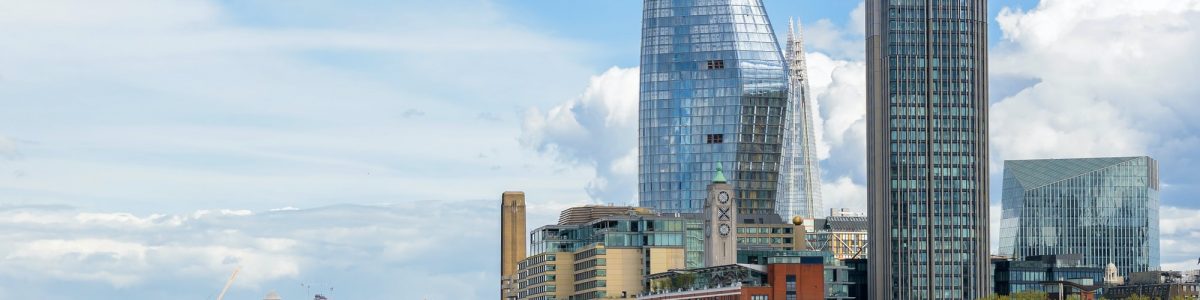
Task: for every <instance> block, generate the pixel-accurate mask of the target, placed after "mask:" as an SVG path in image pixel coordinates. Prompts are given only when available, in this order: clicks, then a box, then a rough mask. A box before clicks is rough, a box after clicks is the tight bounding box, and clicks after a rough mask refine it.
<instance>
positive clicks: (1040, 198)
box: [999, 156, 1159, 275]
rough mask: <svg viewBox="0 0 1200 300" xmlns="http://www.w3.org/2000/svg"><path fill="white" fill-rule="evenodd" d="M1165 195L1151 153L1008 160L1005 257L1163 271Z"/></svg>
mask: <svg viewBox="0 0 1200 300" xmlns="http://www.w3.org/2000/svg"><path fill="white" fill-rule="evenodd" d="M1158 198H1159V180H1158V162H1157V161H1155V160H1154V159H1152V158H1150V157H1146V156H1136V157H1104V158H1073V159H1033V160H1009V161H1005V162H1004V191H1003V199H1004V202H1003V212H1002V220H1001V223H1000V224H1001V228H1000V245H999V246H1000V247H999V248H1000V254H1001V255H1008V256H1013V257H1024V256H1031V255H1050V254H1063V253H1082V254H1083V259H1084V261H1085V262H1086V263H1088V264H1090V265H1095V266H1104V265H1107V264H1108V263H1113V264H1114V265H1116V267H1117V270H1118V272H1119V273H1120V274H1121V275H1127V274H1129V273H1131V272H1142V271H1150V270H1156V269H1158V267H1159V236H1158V235H1159V224H1158V223H1159V221H1158V206H1159V199H1158Z"/></svg>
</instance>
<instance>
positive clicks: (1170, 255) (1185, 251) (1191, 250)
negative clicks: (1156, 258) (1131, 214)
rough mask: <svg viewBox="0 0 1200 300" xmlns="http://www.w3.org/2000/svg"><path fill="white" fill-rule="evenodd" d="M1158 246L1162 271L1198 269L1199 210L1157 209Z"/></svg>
mask: <svg viewBox="0 0 1200 300" xmlns="http://www.w3.org/2000/svg"><path fill="white" fill-rule="evenodd" d="M1158 215H1159V229H1160V236H1159V240H1160V244H1159V247H1160V248H1161V249H1160V250H1161V253H1162V257H1161V259H1162V264H1163V265H1162V269H1163V270H1175V271H1184V270H1195V269H1200V266H1198V265H1197V264H1196V263H1197V259H1200V252H1196V249H1200V210H1198V209H1192V208H1183V207H1175V206H1162V207H1160V208H1159V212H1158Z"/></svg>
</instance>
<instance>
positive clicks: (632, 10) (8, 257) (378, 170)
mask: <svg viewBox="0 0 1200 300" xmlns="http://www.w3.org/2000/svg"><path fill="white" fill-rule="evenodd" d="M765 3H766V5H767V7H768V13H769V15H770V17H771V18H772V22H773V25H774V26H775V28H776V30H777V32H778V33H779V34H780V37H781V38H782V34H783V31H784V30H786V21H787V18H788V17H791V16H795V17H798V18H800V19H801V20H802V21H803V25H804V35H805V37H806V41H808V44H807V45H806V46H807V49H808V51H809V56H810V69H811V74H810V75H811V76H812V78H813V79H812V80H813V88H814V91H815V92H816V93H815V95H816V98H817V99H816V100H817V105H818V109H817V111H819V112H820V114H819V116H818V120H817V121H818V122H817V136H818V138H819V141H818V148H819V149H820V151H819V152H820V153H819V156H820V157H821V158H822V170H823V174H822V179H823V185H822V187H823V191H824V194H825V195H826V207H849V208H851V209H858V210H861V209H863V208H865V207H866V204H865V202H864V199H865V181H864V179H863V178H864V176H863V173H864V172H865V167H866V166H865V164H864V162H863V160H862V157H863V148H864V146H865V145H864V143H863V139H862V137H863V134H864V133H865V132H864V129H863V126H862V125H863V122H864V119H863V116H862V115H863V111H864V110H865V107H864V106H863V105H865V104H864V103H865V101H864V99H863V98H862V89H863V86H864V82H863V81H864V72H865V67H864V65H863V64H862V59H863V58H862V51H863V49H862V32H861V30H862V24H861V19H860V18H861V10H860V9H859V7H860V5H861V4H860V3H861V2H860V1H779V0H766V1H765ZM990 5H991V11H992V15H993V16H995V18H994V19H993V22H992V23H990V25H991V27H992V29H991V31H990V36H989V39H990V40H991V44H990V45H989V49H990V53H991V60H990V62H991V65H990V73H991V74H990V77H991V84H992V89H991V94H992V99H991V100H992V103H993V104H992V107H991V125H992V128H991V130H992V140H991V148H992V149H991V150H992V152H991V153H992V166H993V169H992V186H993V197H992V199H993V209H992V213H993V215H994V217H995V216H998V210H996V208H995V207H996V206H998V204H999V197H1000V190H999V188H998V186H999V183H1000V178H1001V173H1000V172H1001V170H1000V166H1001V165H1002V164H1001V162H1002V161H1003V160H1004V159H1023V158H1046V157H1081V156H1117V155H1147V154H1148V155H1151V156H1153V157H1155V158H1157V159H1159V160H1160V162H1161V163H1162V166H1163V167H1162V178H1163V181H1164V182H1165V183H1166V186H1165V187H1164V190H1163V193H1162V202H1163V205H1164V208H1163V210H1162V216H1163V225H1162V226H1163V263H1164V264H1167V265H1168V266H1171V267H1189V268H1194V265H1188V264H1185V262H1186V263H1194V262H1195V257H1196V256H1197V255H1196V252H1195V250H1192V249H1200V244H1197V243H1196V242H1195V241H1196V240H1198V239H1197V238H1200V202H1197V201H1195V200H1194V197H1192V195H1195V194H1197V193H1200V187H1198V186H1197V185H1196V183H1197V180H1198V179H1200V176H1198V174H1197V173H1196V172H1195V171H1193V170H1195V169H1197V168H1198V167H1200V166H1198V165H1197V164H1198V162H1197V161H1196V160H1195V158H1196V157H1200V155H1198V154H1200V153H1198V152H1197V151H1198V150H1196V149H1200V139H1198V138H1197V131H1198V129H1200V121H1196V120H1200V107H1198V105H1200V104H1198V103H1197V102H1196V101H1195V99H1197V98H1198V97H1200V87H1197V86H1196V85H1194V84H1193V83H1192V82H1191V78H1196V77H1197V76H1200V63H1197V60H1195V59H1193V56H1194V53H1195V52H1196V51H1197V50H1200V30H1197V28H1200V26H1195V25H1196V23H1197V22H1200V1H1197V0H1190V1H1168V0H1147V1H1139V2H1137V3H1134V4H1131V3H1130V2H1129V1H1116V0H1113V1H1083V0H1046V1H1045V2H1044V3H1039V2H1037V1H991V3H990ZM640 6H641V5H640V1H550V0H538V1H484V0H452V1H437V2H433V1H399V2H397V1H355V2H353V3H336V4H334V3H330V2H327V1H289V2H288V3H287V4H286V5H284V4H281V2H278V1H150V0H121V1H111V2H106V3H105V4H104V5H97V4H95V3H83V2H78V1H71V0H44V1H34V2H31V1H22V2H17V1H3V0H0V108H2V109H0V298H6V299H7V298H14V299H17V298H28V299H78V298H117V297H120V298H126V299H161V298H166V297H168V296H172V297H174V296H178V297H182V298H185V299H187V298H195V299H211V298H212V296H213V295H215V293H216V292H217V291H219V289H220V287H221V285H222V284H224V282H225V280H226V279H227V278H228V275H229V273H230V272H231V271H232V270H233V269H234V268H235V267H237V266H242V273H241V275H239V279H238V280H237V281H236V282H235V284H234V286H233V288H232V290H231V292H230V294H229V296H228V297H227V299H261V297H262V295H265V294H266V293H267V292H268V291H269V290H278V291H279V292H280V294H282V295H283V296H284V298H285V299H300V298H302V297H301V294H303V293H304V291H303V289H302V288H300V285H301V284H309V285H312V286H314V287H321V286H324V287H329V286H332V287H334V288H335V291H334V295H335V296H337V297H339V298H346V299H393V298H395V297H394V295H418V296H420V297H425V298H428V299H480V298H495V296H496V293H497V292H496V291H497V289H496V288H495V286H496V282H497V281H498V275H497V270H498V268H499V266H498V263H497V262H496V259H495V258H496V257H497V256H498V252H497V251H495V247H494V245H496V244H498V237H497V236H496V235H495V234H494V233H495V231H496V230H497V228H496V226H497V225H496V221H497V220H498V218H496V216H495V215H496V213H497V212H498V211H497V209H496V207H497V205H498V203H497V202H496V200H497V199H498V197H499V195H500V193H501V192H502V191H505V190H524V191H526V192H527V194H528V195H529V200H528V201H529V204H530V205H531V206H530V212H529V217H530V224H529V226H530V227H537V226H539V225H541V224H546V223H550V222H553V221H554V220H555V219H556V218H557V213H558V211H559V210H561V209H563V208H566V207H569V206H572V205H580V204H586V203H617V204H628V203H634V201H635V199H634V198H633V197H634V193H633V189H634V184H636V178H635V177H634V175H633V174H634V173H635V172H636V164H635V163H634V160H632V159H631V158H632V157H636V152H632V151H633V148H634V145H635V144H636V142H635V141H636V139H635V138H636V136H635V135H636V101H637V99H636V95H637V94H636V89H637V84H636V83H637V70H636V67H637V63H638V56H637V55H638V46H639V36H638V35H639V32H638V30H639V28H640V24H639V21H640V14H641V12H640ZM993 223H994V222H993ZM993 248H995V245H994V244H993Z"/></svg>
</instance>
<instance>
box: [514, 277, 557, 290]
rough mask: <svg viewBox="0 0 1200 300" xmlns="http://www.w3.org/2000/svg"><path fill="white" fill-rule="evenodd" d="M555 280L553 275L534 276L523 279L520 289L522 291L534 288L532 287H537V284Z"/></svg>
mask: <svg viewBox="0 0 1200 300" xmlns="http://www.w3.org/2000/svg"><path fill="white" fill-rule="evenodd" d="M556 278H557V276H555V275H554V274H547V275H541V276H535V277H532V278H528V279H524V280H521V284H520V288H522V289H524V288H527V287H530V286H534V285H538V284H542V283H546V282H554V280H555V279H556Z"/></svg>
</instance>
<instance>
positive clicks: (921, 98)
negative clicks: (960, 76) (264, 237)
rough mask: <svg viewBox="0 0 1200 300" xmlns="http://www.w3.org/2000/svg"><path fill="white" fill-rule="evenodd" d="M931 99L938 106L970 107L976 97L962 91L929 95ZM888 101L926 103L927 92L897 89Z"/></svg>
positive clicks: (892, 102) (910, 103) (905, 103)
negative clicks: (906, 91)
mask: <svg viewBox="0 0 1200 300" xmlns="http://www.w3.org/2000/svg"><path fill="white" fill-rule="evenodd" d="M929 100H930V101H929V102H930V103H933V104H934V105H937V106H950V107H956V106H961V107H964V108H969V107H973V105H970V104H972V100H974V98H973V97H971V95H969V94H967V93H961V94H957V95H956V94H953V93H952V94H937V95H932V96H930V97H929ZM888 102H889V103H890V104H892V105H925V94H924V93H921V94H911V93H897V92H896V91H893V92H892V95H891V96H890V98H889V99H888ZM955 104H958V105H955Z"/></svg>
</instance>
